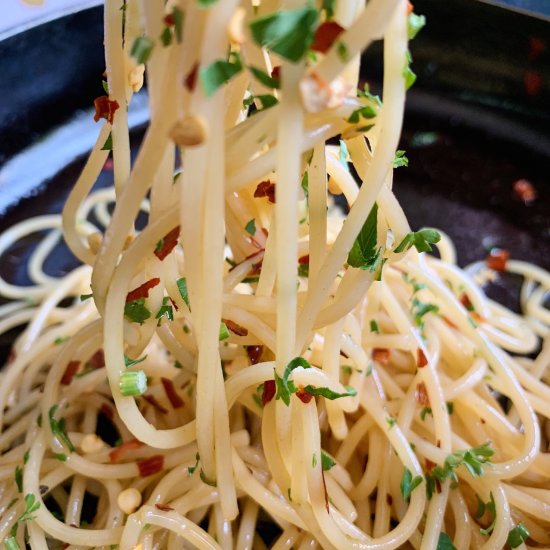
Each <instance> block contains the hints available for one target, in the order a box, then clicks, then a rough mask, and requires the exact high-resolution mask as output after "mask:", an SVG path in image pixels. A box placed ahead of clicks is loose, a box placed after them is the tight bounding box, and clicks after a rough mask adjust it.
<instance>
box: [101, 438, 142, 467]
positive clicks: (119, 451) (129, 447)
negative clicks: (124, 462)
mask: <svg viewBox="0 0 550 550" xmlns="http://www.w3.org/2000/svg"><path fill="white" fill-rule="evenodd" d="M143 445H144V444H143V443H142V442H141V441H139V440H138V439H130V440H129V441H126V442H125V443H123V444H122V445H120V447H117V448H116V449H113V450H112V451H111V452H110V453H109V460H110V461H111V463H116V462H119V461H120V459H121V458H122V457H123V456H124V455H125V454H126V453H127V452H128V451H133V450H134V449H139V448H140V447H143Z"/></svg>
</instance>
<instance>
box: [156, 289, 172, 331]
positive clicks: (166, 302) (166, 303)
mask: <svg viewBox="0 0 550 550" xmlns="http://www.w3.org/2000/svg"><path fill="white" fill-rule="evenodd" d="M163 317H166V319H168V321H173V320H174V309H173V307H172V305H171V303H170V298H169V297H168V296H165V297H164V298H163V299H162V306H161V307H160V309H159V310H158V311H157V314H156V315H155V319H158V320H159V324H160V321H161V319H162V318H163Z"/></svg>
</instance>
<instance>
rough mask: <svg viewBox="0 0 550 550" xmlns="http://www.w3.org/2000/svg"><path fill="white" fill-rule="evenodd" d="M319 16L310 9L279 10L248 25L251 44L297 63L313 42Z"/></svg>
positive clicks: (313, 9)
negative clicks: (253, 42) (253, 43)
mask: <svg viewBox="0 0 550 550" xmlns="http://www.w3.org/2000/svg"><path fill="white" fill-rule="evenodd" d="M318 18H319V14H318V13H317V10H316V9H315V8H313V7H309V6H307V7H304V8H298V9H293V10H279V11H277V12H275V13H272V14H270V15H267V16H264V17H260V18H258V19H256V20H254V21H252V22H251V23H250V31H251V33H252V38H253V39H254V41H255V42H256V43H257V44H258V45H260V46H263V47H266V48H268V49H269V50H271V51H272V52H273V53H276V54H278V55H280V56H281V57H283V58H284V59H288V60H289V61H293V62H297V61H299V60H300V59H302V57H304V55H305V54H306V53H307V51H308V48H309V46H310V45H311V43H312V42H313V38H314V35H315V29H316V27H317V21H318Z"/></svg>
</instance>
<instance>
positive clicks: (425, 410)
mask: <svg viewBox="0 0 550 550" xmlns="http://www.w3.org/2000/svg"><path fill="white" fill-rule="evenodd" d="M428 414H431V415H432V416H433V411H432V408H431V407H423V408H422V410H421V411H420V419H421V420H422V421H424V420H426V415H428Z"/></svg>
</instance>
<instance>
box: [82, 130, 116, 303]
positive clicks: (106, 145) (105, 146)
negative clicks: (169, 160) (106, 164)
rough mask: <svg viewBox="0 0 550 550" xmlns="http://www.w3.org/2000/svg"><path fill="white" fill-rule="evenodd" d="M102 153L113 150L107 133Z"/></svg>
mask: <svg viewBox="0 0 550 550" xmlns="http://www.w3.org/2000/svg"><path fill="white" fill-rule="evenodd" d="M101 150H102V151H112V150H113V134H112V133H111V132H109V135H108V136H107V139H106V140H105V143H104V144H103V147H102V148H101ZM85 296H90V297H91V296H92V294H86V295H85Z"/></svg>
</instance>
